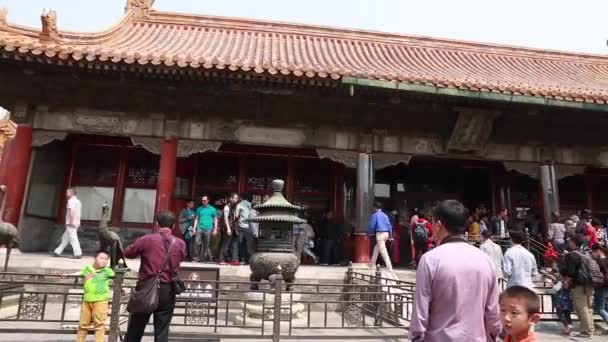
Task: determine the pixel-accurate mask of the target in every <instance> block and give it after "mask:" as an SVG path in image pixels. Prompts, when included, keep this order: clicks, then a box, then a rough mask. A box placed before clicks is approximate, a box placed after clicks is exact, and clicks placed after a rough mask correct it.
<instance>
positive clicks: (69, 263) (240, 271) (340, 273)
mask: <svg viewBox="0 0 608 342" xmlns="http://www.w3.org/2000/svg"><path fill="white" fill-rule="evenodd" d="M5 255H6V249H5V248H0V262H1V263H2V264H3V263H4V257H5ZM92 262H93V257H92V256H86V255H85V256H83V257H82V259H71V258H70V255H69V254H64V257H58V258H57V257H53V256H51V255H50V254H48V253H23V252H20V251H19V250H15V249H13V251H12V252H11V260H10V262H9V271H11V272H24V273H54V274H63V273H65V274H73V273H77V272H80V271H81V270H82V269H83V268H84V267H85V266H86V265H90V264H91V263H92ZM127 264H128V266H129V268H130V269H131V270H133V271H137V270H138V269H139V259H134V260H127ZM182 266H184V267H185V266H188V267H201V268H205V267H218V268H219V269H220V277H221V279H222V280H230V281H236V280H239V281H249V275H250V274H251V270H250V269H249V266H247V265H241V266H231V265H218V264H215V263H198V262H183V263H182ZM353 268H354V270H355V271H358V272H365V273H370V274H371V273H372V271H371V270H370V269H369V267H368V266H367V265H364V264H355V265H353ZM346 271H347V267H346V266H319V265H302V266H300V268H299V269H298V272H297V273H296V277H297V278H296V281H297V282H305V283H309V284H310V283H313V284H315V283H325V284H331V283H333V284H335V283H342V282H343V280H344V275H345V274H346ZM394 273H395V275H396V276H397V277H398V278H399V279H401V280H406V281H414V280H415V278H416V271H415V270H411V269H402V270H401V269H396V270H395V271H394Z"/></svg>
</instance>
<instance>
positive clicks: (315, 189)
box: [295, 159, 333, 193]
mask: <svg viewBox="0 0 608 342" xmlns="http://www.w3.org/2000/svg"><path fill="white" fill-rule="evenodd" d="M295 169H296V186H295V191H296V192H307V193H326V192H330V191H331V190H332V182H333V179H332V176H333V172H332V168H331V162H330V161H327V160H318V159H299V160H296V165H295Z"/></svg>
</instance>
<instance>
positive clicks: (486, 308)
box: [410, 200, 608, 342]
mask: <svg viewBox="0 0 608 342" xmlns="http://www.w3.org/2000/svg"><path fill="white" fill-rule="evenodd" d="M507 214H508V212H507V211H506V210H502V211H501V212H500V213H499V215H497V216H496V217H494V218H493V219H492V221H490V225H489V227H487V229H485V230H481V229H480V235H481V241H480V242H481V244H480V245H479V248H477V247H476V245H475V244H474V243H471V240H470V239H468V238H467V233H468V231H469V229H470V216H469V214H468V210H467V209H466V208H465V207H464V206H463V205H462V204H461V203H459V202H457V201H453V200H450V201H443V202H440V203H439V204H438V205H437V206H436V207H435V208H434V210H433V212H432V225H431V226H432V229H433V240H434V248H432V249H430V250H429V251H428V252H426V253H424V255H422V256H421V257H420V259H419V261H418V268H417V272H416V290H415V295H414V309H413V316H412V321H411V327H410V338H411V340H413V341H431V342H432V341H495V340H497V338H498V337H499V336H500V337H503V338H504V340H505V341H536V340H537V338H536V336H535V334H534V325H535V324H536V323H537V322H538V321H539V320H540V313H541V312H540V311H541V310H540V308H541V306H540V302H541V300H540V298H539V294H540V293H547V294H550V295H551V297H552V304H553V306H554V308H555V312H556V313H557V316H558V318H559V320H560V321H561V322H562V324H563V325H564V331H563V334H564V335H568V336H570V335H571V334H572V333H573V325H572V318H571V313H572V312H575V313H576V315H577V317H578V318H579V321H580V332H578V334H577V336H579V337H591V336H593V335H594V333H595V327H594V320H593V315H594V312H595V313H597V314H599V315H600V316H601V317H602V319H603V320H604V321H605V322H608V311H607V306H606V304H607V303H606V300H607V296H608V259H607V256H608V250H607V249H606V248H605V245H604V244H603V242H602V240H601V239H599V238H597V232H598V229H596V228H595V227H594V224H593V222H594V221H595V220H594V219H593V218H592V215H591V212H590V211H589V210H583V211H581V215H580V217H581V218H580V219H579V220H577V219H578V217H570V218H568V220H559V213H554V222H553V223H552V224H551V225H550V228H549V229H552V230H554V232H552V233H549V234H548V239H549V240H551V242H552V243H554V244H555V245H556V246H557V247H556V248H557V249H559V252H556V254H557V258H554V259H551V260H550V261H551V264H550V265H547V266H549V267H548V269H547V270H549V269H550V270H551V271H553V272H554V273H556V274H557V275H558V276H557V277H555V278H553V279H554V281H553V286H548V287H547V286H546V285H543V284H539V283H537V282H535V280H536V278H537V275H538V273H539V270H538V267H537V260H538V259H537V258H536V257H535V255H533V254H532V253H531V252H530V251H529V250H527V249H526V247H525V246H526V245H529V243H527V241H526V239H527V238H528V237H527V236H526V233H525V232H524V231H522V230H521V229H517V228H515V229H513V226H512V225H511V224H510V223H509V218H508V215H507ZM562 221H572V223H576V224H575V225H574V227H570V226H571V225H572V224H571V223H569V222H567V223H566V222H562ZM560 225H563V228H562V227H561V226H560ZM509 228H511V229H509ZM600 230H601V229H600ZM503 232H505V236H508V237H509V241H510V244H509V246H508V247H506V251H505V252H504V253H503V249H505V248H504V246H500V245H498V244H497V243H495V241H494V239H493V235H494V233H498V234H501V233H503ZM562 239H563V241H561V240H562ZM465 274H466V275H467V276H466V277H465V276H463V275H465ZM547 276H548V277H551V275H550V274H547ZM471 279H474V280H475V281H471ZM502 282H504V283H502Z"/></svg>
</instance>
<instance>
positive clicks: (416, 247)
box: [414, 241, 429, 265]
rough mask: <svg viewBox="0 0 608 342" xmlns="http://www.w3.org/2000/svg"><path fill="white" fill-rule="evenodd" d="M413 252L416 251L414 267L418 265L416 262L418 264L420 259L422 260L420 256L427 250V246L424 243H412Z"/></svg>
mask: <svg viewBox="0 0 608 342" xmlns="http://www.w3.org/2000/svg"><path fill="white" fill-rule="evenodd" d="M414 250H415V251H416V265H418V262H420V258H422V254H424V253H426V252H427V251H428V250H429V245H428V243H427V242H426V241H424V242H414Z"/></svg>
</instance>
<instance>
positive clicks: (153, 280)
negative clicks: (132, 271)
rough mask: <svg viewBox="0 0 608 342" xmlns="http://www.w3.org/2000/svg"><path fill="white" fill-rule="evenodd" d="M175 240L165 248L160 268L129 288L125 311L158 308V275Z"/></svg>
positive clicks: (131, 311) (138, 312)
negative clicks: (129, 295)
mask: <svg viewBox="0 0 608 342" xmlns="http://www.w3.org/2000/svg"><path fill="white" fill-rule="evenodd" d="M174 242H175V240H171V243H170V244H169V247H168V248H167V254H166V255H165V262H163V265H162V266H161V268H160V270H158V272H157V273H156V274H155V275H154V276H153V277H150V278H148V279H144V280H138V281H137V285H136V286H135V288H134V289H133V290H131V297H130V298H129V303H127V311H128V312H129V313H132V314H144V313H145V314H148V313H152V312H154V311H156V309H157V308H158V297H159V293H158V292H159V290H160V275H161V274H162V272H163V269H164V268H165V266H166V265H167V262H169V257H170V256H171V250H172V249H173V243H174Z"/></svg>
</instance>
